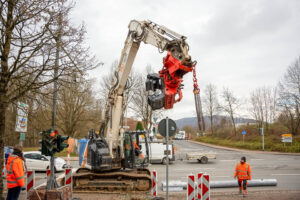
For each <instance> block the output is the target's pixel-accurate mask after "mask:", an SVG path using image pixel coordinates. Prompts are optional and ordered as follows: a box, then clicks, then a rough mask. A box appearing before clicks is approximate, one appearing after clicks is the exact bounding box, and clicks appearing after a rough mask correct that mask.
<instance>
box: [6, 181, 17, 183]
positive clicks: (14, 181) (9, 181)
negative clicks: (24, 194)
mask: <svg viewBox="0 0 300 200" xmlns="http://www.w3.org/2000/svg"><path fill="white" fill-rule="evenodd" d="M7 182H8V183H18V181H7Z"/></svg>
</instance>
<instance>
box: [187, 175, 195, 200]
mask: <svg viewBox="0 0 300 200" xmlns="http://www.w3.org/2000/svg"><path fill="white" fill-rule="evenodd" d="M187 179H188V181H187V184H188V185H187V200H195V176H194V175H193V174H191V175H189V176H188V178H187Z"/></svg>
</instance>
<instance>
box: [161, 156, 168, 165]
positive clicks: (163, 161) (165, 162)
mask: <svg viewBox="0 0 300 200" xmlns="http://www.w3.org/2000/svg"><path fill="white" fill-rule="evenodd" d="M161 164H163V165H166V164H167V158H166V157H164V158H163V159H162V162H161Z"/></svg>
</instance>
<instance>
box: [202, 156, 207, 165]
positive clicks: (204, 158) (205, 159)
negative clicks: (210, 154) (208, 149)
mask: <svg viewBox="0 0 300 200" xmlns="http://www.w3.org/2000/svg"><path fill="white" fill-rule="evenodd" d="M207 162H208V158H207V157H206V156H203V157H202V158H201V163H203V164H207Z"/></svg>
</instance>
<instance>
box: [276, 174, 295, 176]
mask: <svg viewBox="0 0 300 200" xmlns="http://www.w3.org/2000/svg"><path fill="white" fill-rule="evenodd" d="M271 175H272V176H300V174H271Z"/></svg>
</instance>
